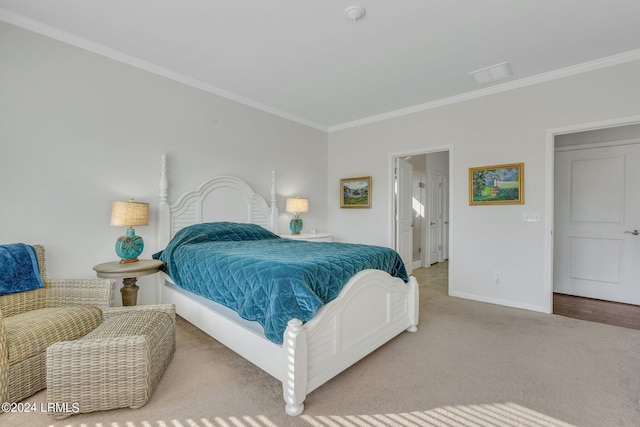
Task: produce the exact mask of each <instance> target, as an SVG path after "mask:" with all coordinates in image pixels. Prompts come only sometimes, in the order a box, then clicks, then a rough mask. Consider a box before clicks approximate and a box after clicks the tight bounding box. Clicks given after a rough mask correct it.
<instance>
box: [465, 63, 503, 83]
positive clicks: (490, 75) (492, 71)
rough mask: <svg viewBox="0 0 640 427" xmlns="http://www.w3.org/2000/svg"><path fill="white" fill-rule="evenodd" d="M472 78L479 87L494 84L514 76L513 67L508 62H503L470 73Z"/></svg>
mask: <svg viewBox="0 0 640 427" xmlns="http://www.w3.org/2000/svg"><path fill="white" fill-rule="evenodd" d="M469 75H470V76H471V78H472V79H473V80H474V81H475V82H476V83H477V84H479V85H484V84H487V83H493V82H497V81H500V80H504V79H508V78H509V77H512V76H513V73H512V72H511V67H510V66H509V63H508V62H506V61H505V62H501V63H500V64H496V65H492V66H490V67H487V68H482V69H480V70H476V71H473V72H471V73H469Z"/></svg>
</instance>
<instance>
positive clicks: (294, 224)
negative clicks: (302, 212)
mask: <svg viewBox="0 0 640 427" xmlns="http://www.w3.org/2000/svg"><path fill="white" fill-rule="evenodd" d="M289 229H290V230H291V234H300V232H301V231H302V218H300V216H299V215H298V214H295V215H294V217H293V218H292V219H291V222H289Z"/></svg>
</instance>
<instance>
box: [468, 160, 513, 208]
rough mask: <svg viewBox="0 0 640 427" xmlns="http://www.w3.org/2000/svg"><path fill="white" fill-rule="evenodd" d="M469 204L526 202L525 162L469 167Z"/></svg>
mask: <svg viewBox="0 0 640 427" xmlns="http://www.w3.org/2000/svg"><path fill="white" fill-rule="evenodd" d="M469 204H470V205H521V204H524V163H509V164H504V165H495V166H481V167H475V168H469Z"/></svg>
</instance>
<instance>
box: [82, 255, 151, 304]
mask: <svg viewBox="0 0 640 427" xmlns="http://www.w3.org/2000/svg"><path fill="white" fill-rule="evenodd" d="M162 264H163V263H162V261H160V260H157V259H141V260H139V261H137V262H128V263H124V264H121V263H120V261H112V262H105V263H104V264H98V265H96V266H95V267H93V269H94V270H95V271H96V274H97V276H98V277H102V278H104V279H122V288H121V289H120V293H121V294H122V305H123V306H125V307H126V306H131V305H136V301H137V300H138V285H136V280H137V278H138V277H140V276H146V275H148V274H154V273H157V272H159V271H160V267H162Z"/></svg>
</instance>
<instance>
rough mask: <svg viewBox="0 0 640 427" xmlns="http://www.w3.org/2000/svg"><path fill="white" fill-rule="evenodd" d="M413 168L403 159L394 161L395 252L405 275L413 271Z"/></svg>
mask: <svg viewBox="0 0 640 427" xmlns="http://www.w3.org/2000/svg"><path fill="white" fill-rule="evenodd" d="M412 177H413V166H412V165H411V164H410V163H409V162H407V161H406V160H404V159H401V158H397V159H396V182H395V184H396V251H397V252H398V253H399V254H400V256H401V257H402V261H404V264H405V267H406V268H407V273H409V274H411V272H412V271H413V270H412V268H411V264H412V262H413V209H412V195H413V191H412Z"/></svg>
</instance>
